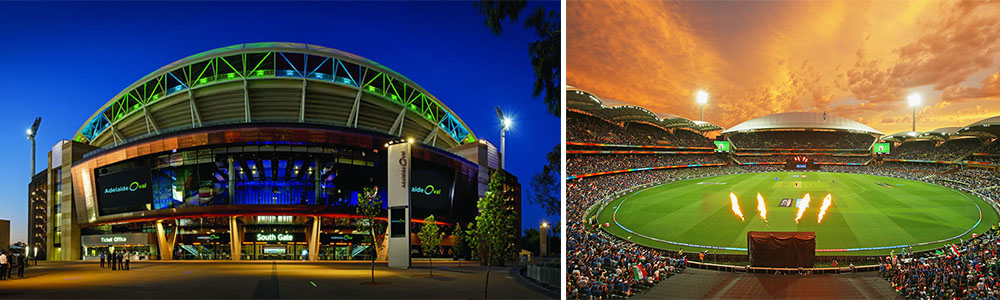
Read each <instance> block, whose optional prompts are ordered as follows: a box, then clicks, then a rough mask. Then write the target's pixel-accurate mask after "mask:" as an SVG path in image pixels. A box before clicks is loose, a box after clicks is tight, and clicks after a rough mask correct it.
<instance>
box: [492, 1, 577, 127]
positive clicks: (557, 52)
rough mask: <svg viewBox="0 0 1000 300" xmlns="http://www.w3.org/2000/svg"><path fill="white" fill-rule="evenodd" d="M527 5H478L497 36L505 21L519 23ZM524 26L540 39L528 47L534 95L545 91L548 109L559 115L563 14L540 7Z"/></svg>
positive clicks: (521, 3)
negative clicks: (561, 20)
mask: <svg viewBox="0 0 1000 300" xmlns="http://www.w3.org/2000/svg"><path fill="white" fill-rule="evenodd" d="M527 4H528V3H527V1H524V0H514V1H502V0H480V1H479V2H476V4H475V6H476V8H478V9H479V14H480V15H482V16H483V25H484V26H486V28H488V29H489V30H490V32H491V33H493V34H494V35H500V34H501V33H503V26H502V24H503V23H504V22H505V21H507V20H509V21H511V22H516V21H517V19H518V15H520V13H521V11H523V10H524V8H525V7H527ZM524 27H525V28H527V29H529V30H532V31H533V32H534V33H535V35H536V36H538V40H537V41H535V42H532V43H531V44H530V45H529V46H528V55H529V57H531V66H532V68H533V69H534V71H535V86H534V96H535V97H538V95H541V94H544V95H545V97H544V98H543V101H544V102H545V106H546V108H547V110H548V112H549V113H551V114H553V115H556V116H558V115H559V92H560V89H559V86H560V82H559V71H560V67H561V57H560V56H561V54H562V52H561V51H562V49H561V43H560V34H561V32H560V24H559V13H558V12H556V11H548V10H546V9H545V8H544V7H542V6H539V7H537V8H536V9H535V11H534V12H533V13H532V14H531V15H530V16H528V18H527V19H525V21H524Z"/></svg>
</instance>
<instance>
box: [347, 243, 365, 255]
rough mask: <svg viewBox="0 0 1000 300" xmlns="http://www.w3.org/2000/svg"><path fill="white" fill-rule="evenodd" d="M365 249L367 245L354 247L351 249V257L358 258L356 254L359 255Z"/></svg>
mask: <svg viewBox="0 0 1000 300" xmlns="http://www.w3.org/2000/svg"><path fill="white" fill-rule="evenodd" d="M367 249H368V245H358V246H356V247H354V249H351V257H355V256H358V254H361V253H362V252H364V251H365V250H367Z"/></svg>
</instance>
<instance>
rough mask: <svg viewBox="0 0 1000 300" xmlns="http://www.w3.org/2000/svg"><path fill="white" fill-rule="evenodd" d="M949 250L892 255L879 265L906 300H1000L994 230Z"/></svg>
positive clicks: (999, 242) (999, 247)
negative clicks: (919, 254) (922, 255)
mask: <svg viewBox="0 0 1000 300" xmlns="http://www.w3.org/2000/svg"><path fill="white" fill-rule="evenodd" d="M947 248H948V250H947V252H945V254H943V255H937V256H928V257H919V258H917V257H903V256H899V255H890V256H888V257H886V258H884V259H883V260H882V262H881V263H880V264H879V272H880V274H881V275H882V277H883V278H885V279H886V280H888V281H889V283H890V284H891V285H892V287H893V288H894V289H896V290H897V291H898V292H899V293H900V294H902V296H903V297H905V298H907V299H932V298H933V299H946V298H947V299H998V298H1000V277H998V275H1000V264H998V263H997V255H998V254H1000V237H998V235H997V229H996V228H995V227H994V228H992V229H991V230H989V231H987V232H985V233H983V234H981V235H979V236H977V237H975V238H973V239H971V240H969V241H964V242H961V243H959V244H955V245H954V248H952V247H947ZM951 249H954V250H951Z"/></svg>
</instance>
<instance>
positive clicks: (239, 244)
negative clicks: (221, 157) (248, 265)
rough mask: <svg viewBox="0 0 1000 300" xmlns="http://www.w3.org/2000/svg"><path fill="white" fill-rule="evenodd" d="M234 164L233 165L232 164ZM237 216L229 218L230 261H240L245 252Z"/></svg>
mask: <svg viewBox="0 0 1000 300" xmlns="http://www.w3.org/2000/svg"><path fill="white" fill-rule="evenodd" d="M230 164H232V163H230ZM237 218H238V217H236V216H231V217H229V259H230V260H240V255H241V254H242V252H243V234H242V227H241V226H240V224H239V220H238V219H237Z"/></svg>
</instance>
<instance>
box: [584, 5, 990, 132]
mask: <svg viewBox="0 0 1000 300" xmlns="http://www.w3.org/2000/svg"><path fill="white" fill-rule="evenodd" d="M566 8H567V15H566V20H567V30H566V33H567V37H566V40H567V50H566V59H567V63H566V65H567V71H566V76H567V81H568V82H567V83H568V84H569V85H571V86H575V87H577V88H580V89H583V90H587V91H590V92H592V93H594V94H596V95H597V96H599V97H601V98H610V99H618V100H622V101H624V102H629V103H632V104H637V105H640V106H644V107H646V108H648V109H650V110H652V111H653V112H657V113H672V114H676V115H680V116H683V117H687V118H691V119H697V118H698V106H697V104H696V103H695V102H694V93H695V92H696V91H697V90H698V89H704V90H706V91H708V92H709V94H711V99H710V103H709V104H708V105H707V106H706V107H705V119H706V120H707V121H709V122H713V123H716V124H719V125H721V126H724V127H730V126H733V125H735V124H738V123H740V122H742V121H745V120H748V119H750V118H754V117H759V116H763V115H769V114H773V113H778V112H786V111H827V112H829V113H832V114H836V115H839V116H842V117H847V118H850V119H853V120H857V121H861V122H863V123H865V124H868V125H869V126H872V127H874V128H875V129H878V130H880V131H882V132H884V133H886V134H890V133H895V132H899V131H905V130H909V129H910V121H911V118H910V113H911V111H910V108H909V107H908V106H907V104H906V97H907V95H909V94H911V93H919V94H921V95H922V97H923V106H922V107H921V108H919V110H918V111H917V130H918V131H926V130H931V129H935V128H940V127H949V126H963V125H968V124H969V123H972V122H975V121H979V120H981V119H985V118H988V117H992V116H997V115H1000V2H998V1H970V2H952V1H949V2H903V1H878V2H860V1H848V2H826V1H823V2H817V1H808V2H807V1H795V2H775V1H767V2H765V1H753V2H750V1H747V2H731V1H724V2H666V3H665V2H655V1H570V2H568V3H567V5H566Z"/></svg>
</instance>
